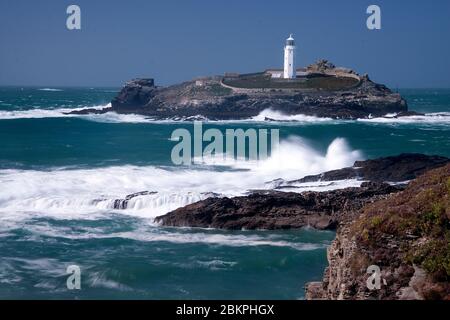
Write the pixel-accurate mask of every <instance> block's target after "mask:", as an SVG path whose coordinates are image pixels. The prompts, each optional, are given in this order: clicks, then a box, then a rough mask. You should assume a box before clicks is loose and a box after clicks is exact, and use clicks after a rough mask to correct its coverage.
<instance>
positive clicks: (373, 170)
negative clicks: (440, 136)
mask: <svg viewBox="0 0 450 320" xmlns="http://www.w3.org/2000/svg"><path fill="white" fill-rule="evenodd" d="M448 162H450V159H449V158H447V157H442V156H428V155H424V154H419V153H402V154H400V155H398V156H392V157H383V158H377V159H372V160H365V161H356V162H355V163H354V164H353V166H352V167H347V168H343V169H337V170H332V171H327V172H324V173H321V174H317V175H311V176H306V177H303V178H301V179H298V180H292V181H287V182H283V181H279V180H278V181H275V182H276V183H277V186H278V187H282V186H289V185H295V184H296V183H304V182H315V181H337V180H346V179H355V178H356V179H361V180H370V181H389V182H403V181H407V180H412V179H414V178H416V177H418V176H419V175H421V174H422V173H424V172H425V171H427V170H430V169H433V168H437V167H440V166H443V165H445V164H447V163H448Z"/></svg>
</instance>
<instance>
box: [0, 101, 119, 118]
mask: <svg viewBox="0 0 450 320" xmlns="http://www.w3.org/2000/svg"><path fill="white" fill-rule="evenodd" d="M110 106H111V104H107V105H103V106H92V107H83V108H56V109H39V108H36V109H28V110H0V119H1V120H10V119H40V118H61V117H75V116H79V115H69V114H66V113H68V112H71V111H81V110H85V109H96V110H101V109H103V108H107V107H110ZM82 116H84V115H82ZM86 116H91V115H86Z"/></svg>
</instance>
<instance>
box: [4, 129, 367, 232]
mask: <svg viewBox="0 0 450 320" xmlns="http://www.w3.org/2000/svg"><path fill="white" fill-rule="evenodd" d="M358 159H362V154H361V153H360V152H358V151H355V150H351V149H350V147H349V146H348V145H347V143H346V141H345V140H344V139H342V138H337V139H335V140H334V141H333V142H332V143H331V144H330V145H329V147H328V149H327V151H326V152H324V153H322V152H320V151H318V150H316V149H314V148H313V147H311V146H310V145H309V144H308V143H307V142H306V141H305V140H303V139H301V138H298V137H296V138H291V139H289V140H287V141H282V142H281V143H280V146H279V148H278V150H277V151H276V152H275V153H274V155H272V156H271V157H270V158H269V159H267V160H263V161H260V162H258V163H252V164H250V163H248V162H245V161H242V160H237V161H235V162H233V163H232V164H230V165H229V168H228V169H227V170H219V171H217V170H216V169H217V168H216V167H214V166H211V165H210V164H208V161H206V163H205V164H201V165H196V166H191V167H184V168H183V167H173V168H160V167H155V166H143V167H139V166H130V165H124V166H115V167H105V168H96V169H64V168H60V169H55V170H51V171H37V170H16V169H14V170H13V169H8V170H0V185H1V186H2V188H1V189H0V220H3V219H6V220H8V219H10V218H11V219H23V218H24V215H25V216H27V215H36V214H37V215H39V216H43V215H44V216H45V215H48V216H52V217H55V218H60V219H70V218H82V219H96V218H97V217H98V216H99V215H100V216H101V215H103V214H108V213H109V212H111V211H112V210H113V207H114V200H115V199H123V198H124V197H125V196H126V195H129V194H132V193H135V192H140V191H157V193H155V194H149V195H141V196H137V197H134V198H132V199H131V200H129V202H128V206H127V209H125V210H120V212H121V213H124V214H130V215H134V216H140V217H148V218H151V217H155V216H157V215H161V214H164V213H166V212H168V211H171V210H174V209H176V208H178V207H181V206H184V205H186V204H189V203H192V202H196V201H198V200H201V199H205V198H206V197H209V196H211V192H214V193H217V194H220V195H224V196H236V195H242V194H245V193H246V192H247V191H248V190H251V189H263V188H268V185H267V184H266V182H267V181H271V180H274V179H277V178H282V179H285V180H293V179H297V178H301V177H303V176H305V175H309V174H317V173H320V172H323V171H327V170H332V169H337V168H342V167H345V166H350V165H352V164H353V162H354V161H355V160H358ZM306 189H307V188H301V190H300V191H304V190H306ZM322 189H323V190H326V189H327V186H322ZM4 222H5V223H6V221H4ZM5 225H6V224H5Z"/></svg>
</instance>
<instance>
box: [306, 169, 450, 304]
mask: <svg viewBox="0 0 450 320" xmlns="http://www.w3.org/2000/svg"><path fill="white" fill-rule="evenodd" d="M327 257H328V262H329V266H328V268H327V269H326V270H325V274H324V278H323V281H322V282H313V283H309V284H308V285H307V286H306V297H307V298H308V299H389V300H391V299H447V300H448V299H450V164H449V165H446V166H444V167H441V168H438V169H434V170H431V171H429V172H427V173H425V174H424V175H422V176H420V177H419V178H417V179H416V180H414V181H412V182H411V183H410V184H409V185H408V187H407V188H406V189H405V190H404V191H401V192H398V193H396V194H394V195H392V196H390V197H388V198H387V199H384V200H380V201H377V202H374V203H371V204H368V205H366V206H365V207H364V208H363V209H361V210H360V211H359V212H358V213H357V214H356V216H355V219H354V220H349V221H346V222H343V223H342V225H341V227H340V228H339V230H338V232H337V236H336V239H335V240H334V241H333V243H332V245H331V246H330V247H329V248H328V253H327ZM371 265H376V266H377V268H379V270H380V273H379V274H378V275H379V279H380V282H379V283H380V285H379V286H378V287H374V286H368V285H367V281H368V277H369V274H367V268H368V267H369V266H371ZM369 281H370V283H369V284H371V283H372V284H373V282H372V280H371V279H369Z"/></svg>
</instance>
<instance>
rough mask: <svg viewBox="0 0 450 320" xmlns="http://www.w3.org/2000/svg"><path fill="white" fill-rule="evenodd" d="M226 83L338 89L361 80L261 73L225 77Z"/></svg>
mask: <svg viewBox="0 0 450 320" xmlns="http://www.w3.org/2000/svg"><path fill="white" fill-rule="evenodd" d="M223 83H224V84H225V85H228V86H231V87H234V88H242V89H274V90H276V89H298V90H302V89H303V90H306V89H315V90H326V91H338V90H345V89H350V88H352V87H355V86H357V85H358V84H359V81H358V80H357V79H354V78H350V77H335V76H316V77H310V78H297V79H293V80H286V79H273V78H271V76H270V75H268V74H264V73H260V74H252V75H249V76H246V75H242V76H239V77H236V78H224V79H223Z"/></svg>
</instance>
